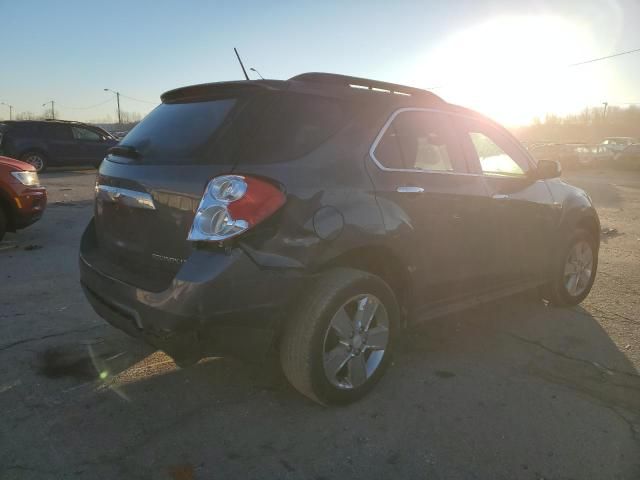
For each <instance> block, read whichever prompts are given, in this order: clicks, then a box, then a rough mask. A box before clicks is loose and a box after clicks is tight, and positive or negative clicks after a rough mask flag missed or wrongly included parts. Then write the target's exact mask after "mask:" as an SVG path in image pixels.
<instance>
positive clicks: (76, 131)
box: [71, 127, 102, 142]
mask: <svg viewBox="0 0 640 480" xmlns="http://www.w3.org/2000/svg"><path fill="white" fill-rule="evenodd" d="M71 130H72V131H73V138H75V139H76V140H88V141H90V142H99V141H100V140H102V137H101V136H100V135H98V133H96V132H94V131H92V130H89V129H87V128H80V127H71Z"/></svg>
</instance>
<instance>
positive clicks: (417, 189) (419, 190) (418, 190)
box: [396, 186, 424, 193]
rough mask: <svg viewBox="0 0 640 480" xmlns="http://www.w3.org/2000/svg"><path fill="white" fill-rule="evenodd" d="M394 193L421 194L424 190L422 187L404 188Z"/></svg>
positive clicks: (397, 189)
mask: <svg viewBox="0 0 640 480" xmlns="http://www.w3.org/2000/svg"><path fill="white" fill-rule="evenodd" d="M396 192H398V193H423V192H424V188H422V187H410V186H405V187H398V188H396Z"/></svg>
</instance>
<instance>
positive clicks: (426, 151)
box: [374, 111, 460, 172]
mask: <svg viewBox="0 0 640 480" xmlns="http://www.w3.org/2000/svg"><path fill="white" fill-rule="evenodd" d="M450 122H451V121H450V119H449V117H448V116H447V115H445V114H442V113H437V112H425V111H405V112H401V113H399V114H398V115H396V116H395V118H394V119H393V121H392V122H391V124H389V126H388V128H387V129H386V130H385V132H384V134H383V135H382V138H380V141H379V142H378V145H377V146H376V148H375V150H374V156H375V159H376V160H377V161H378V162H379V163H380V164H382V166H384V167H386V168H392V169H400V170H420V171H427V172H428V171H432V172H451V171H454V170H456V169H460V168H456V163H457V162H459V161H460V154H459V146H458V144H457V142H456V141H455V137H454V134H453V127H452V125H451V123H450Z"/></svg>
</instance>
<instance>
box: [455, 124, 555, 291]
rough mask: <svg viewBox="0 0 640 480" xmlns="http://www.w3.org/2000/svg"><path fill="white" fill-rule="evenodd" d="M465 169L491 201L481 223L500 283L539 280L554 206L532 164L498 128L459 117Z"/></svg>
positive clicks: (549, 242) (550, 245) (551, 230)
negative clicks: (488, 236)
mask: <svg viewBox="0 0 640 480" xmlns="http://www.w3.org/2000/svg"><path fill="white" fill-rule="evenodd" d="M460 123H461V125H462V128H463V142H464V145H465V151H466V152H467V158H468V162H469V165H470V167H471V168H472V169H473V170H474V171H475V172H477V173H480V174H481V175H482V178H483V180H484V182H485V185H486V188H487V191H488V194H489V196H490V198H491V202H490V208H489V209H488V210H487V211H486V212H485V213H486V217H485V220H486V222H487V224H488V225H490V226H491V229H492V231H493V239H492V241H493V243H494V245H495V247H496V248H497V249H498V252H499V255H497V257H496V258H497V260H496V265H495V267H496V269H498V279H499V281H503V282H507V283H513V282H526V283H529V282H539V281H540V280H541V279H543V278H544V276H545V274H546V271H547V270H546V269H547V268H548V265H549V261H550V259H551V254H552V252H553V238H554V229H555V224H556V220H557V215H558V213H559V205H556V204H554V202H553V198H552V196H551V192H550V190H549V188H548V186H547V184H546V182H545V180H538V179H536V178H535V177H534V176H533V175H532V170H533V169H534V168H535V162H534V160H533V159H532V158H531V157H530V156H529V155H528V154H527V153H526V152H525V150H524V148H523V147H522V146H521V145H520V144H519V143H518V142H517V140H515V139H514V138H513V137H511V135H510V134H509V133H508V132H506V131H505V130H504V129H502V128H501V127H498V126H497V125H495V124H493V123H491V122H489V121H487V120H484V119H478V118H466V117H465V118H461V120H460Z"/></svg>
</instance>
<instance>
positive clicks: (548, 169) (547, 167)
mask: <svg viewBox="0 0 640 480" xmlns="http://www.w3.org/2000/svg"><path fill="white" fill-rule="evenodd" d="M531 173H532V174H533V176H535V178H536V179H539V180H543V179H545V178H556V177H559V176H560V174H561V173H562V167H561V166H560V162H557V161H555V160H538V166H537V168H536V169H535V170H533V171H532V172H531Z"/></svg>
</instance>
